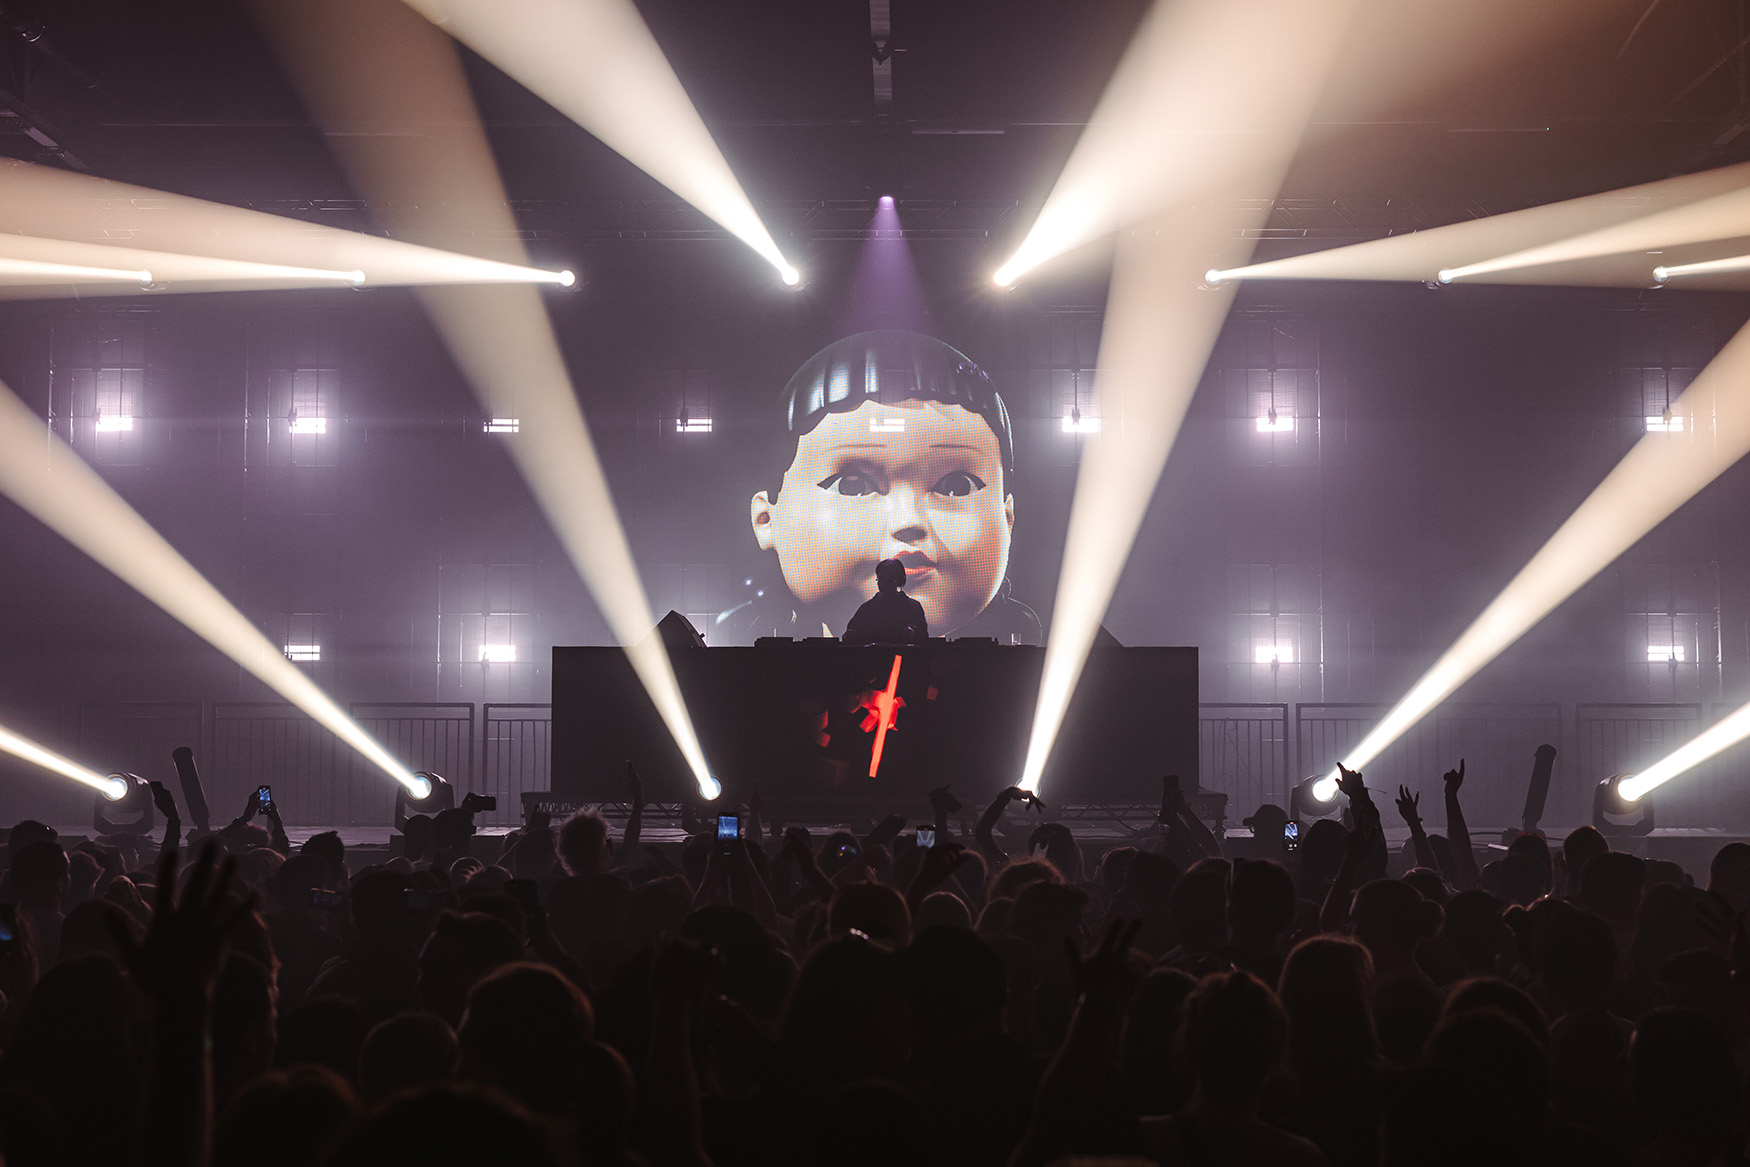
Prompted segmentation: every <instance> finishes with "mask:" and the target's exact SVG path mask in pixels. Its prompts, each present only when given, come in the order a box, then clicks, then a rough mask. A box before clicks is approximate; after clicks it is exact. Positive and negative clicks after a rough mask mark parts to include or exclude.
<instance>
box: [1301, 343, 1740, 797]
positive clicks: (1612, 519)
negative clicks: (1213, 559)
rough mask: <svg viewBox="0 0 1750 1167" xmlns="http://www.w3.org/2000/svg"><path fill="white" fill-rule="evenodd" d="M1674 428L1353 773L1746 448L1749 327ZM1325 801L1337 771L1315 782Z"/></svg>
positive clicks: (1383, 729) (1463, 646)
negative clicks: (1677, 426) (1680, 425)
mask: <svg viewBox="0 0 1750 1167" xmlns="http://www.w3.org/2000/svg"><path fill="white" fill-rule="evenodd" d="M1670 413H1671V416H1672V417H1673V418H1678V417H1681V418H1683V419H1684V423H1685V424H1684V426H1683V427H1682V428H1680V429H1674V430H1673V429H1667V430H1661V431H1657V432H1653V433H1648V434H1646V435H1645V436H1643V437H1642V438H1641V439H1640V440H1639V441H1638V442H1636V443H1635V445H1634V447H1633V448H1632V449H1630V450H1629V452H1628V453H1627V454H1626V455H1625V456H1624V457H1623V459H1622V461H1620V462H1618V463H1617V464H1616V466H1615V468H1614V469H1612V470H1611V472H1610V473H1609V474H1608V475H1606V476H1605V478H1604V481H1603V482H1600V483H1599V484H1598V486H1597V488H1596V489H1595V490H1593V492H1592V493H1591V494H1590V495H1589V496H1588V497H1587V498H1586V501H1584V502H1582V503H1581V504H1580V505H1579V507H1578V508H1577V509H1576V510H1575V511H1574V513H1573V514H1572V515H1570V516H1568V518H1567V520H1566V521H1565V522H1563V523H1562V525H1561V526H1560V527H1558V528H1557V529H1556V532H1555V534H1553V535H1551V536H1550V538H1549V541H1548V542H1547V543H1545V544H1544V545H1543V547H1542V548H1540V549H1539V550H1538V552H1537V554H1536V555H1533V556H1532V557H1531V561H1530V562H1529V563H1527V564H1526V565H1525V566H1524V567H1523V568H1521V569H1520V571H1519V574H1518V575H1516V576H1514V577H1513V579H1512V581H1511V582H1509V583H1508V584H1507V586H1506V587H1505V588H1503V589H1502V591H1501V594H1500V595H1498V596H1496V597H1495V599H1494V600H1493V601H1492V602H1491V603H1490V604H1489V606H1488V607H1486V608H1484V609H1483V611H1482V614H1481V615H1479V616H1478V617H1477V618H1476V620H1475V621H1474V622H1473V623H1472V624H1471V626H1470V627H1469V628H1467V629H1465V630H1464V633H1463V634H1462V635H1460V636H1459V638H1458V639H1457V640H1456V641H1454V642H1453V645H1452V647H1451V648H1448V649H1447V650H1446V651H1445V652H1444V653H1442V654H1441V656H1440V659H1438V660H1437V661H1435V662H1434V666H1433V667H1432V668H1430V669H1429V670H1428V671H1427V673H1425V674H1424V675H1423V676H1422V678H1421V679H1420V680H1418V681H1417V682H1416V683H1415V685H1413V686H1412V687H1411V688H1410V691H1409V692H1408V693H1406V694H1405V695H1404V696H1403V697H1402V698H1401V699H1400V700H1399V701H1398V703H1397V704H1396V705H1394V706H1393V707H1392V708H1391V710H1390V711H1388V712H1387V713H1386V715H1385V717H1384V719H1382V720H1381V721H1380V722H1379V724H1378V725H1376V726H1374V727H1373V729H1372V730H1371V731H1369V732H1368V734H1367V735H1366V736H1365V737H1363V738H1362V739H1361V741H1360V742H1359V743H1357V744H1356V746H1355V748H1354V749H1352V750H1350V751H1349V753H1348V755H1347V756H1346V757H1345V758H1344V759H1343V763H1342V764H1343V765H1345V766H1347V767H1348V768H1349V769H1351V770H1359V769H1360V768H1361V767H1363V766H1365V765H1367V763H1368V762H1370V761H1372V760H1373V759H1374V758H1376V757H1378V756H1379V755H1380V754H1381V753H1382V752H1384V750H1385V749H1386V747H1387V746H1389V745H1391V744H1392V743H1393V742H1394V741H1396V740H1397V739H1398V738H1399V737H1401V736H1402V735H1403V734H1404V733H1405V732H1406V731H1407V730H1409V728H1410V727H1411V726H1413V725H1415V724H1416V723H1417V722H1418V721H1420V720H1422V718H1423V717H1425V716H1427V715H1428V714H1429V713H1430V712H1431V711H1432V710H1433V709H1434V708H1435V707H1436V706H1438V705H1439V704H1440V703H1441V702H1442V701H1444V700H1446V698H1447V697H1449V696H1451V695H1452V693H1453V692H1455V691H1456V690H1457V689H1458V687H1459V686H1460V685H1462V684H1464V683H1465V682H1466V681H1468V680H1470V678H1472V677H1474V676H1475V675H1476V674H1477V673H1478V671H1480V670H1481V669H1482V668H1483V666H1485V665H1487V664H1488V663H1489V662H1490V661H1492V660H1494V659H1495V658H1496V657H1497V656H1499V655H1500V654H1501V653H1502V652H1503V651H1504V650H1505V649H1506V648H1507V647H1508V646H1509V645H1511V644H1513V642H1515V641H1516V640H1518V639H1519V638H1520V637H1521V636H1523V635H1525V633H1526V632H1528V631H1530V630H1531V628H1532V627H1533V626H1535V625H1536V624H1537V622H1538V621H1540V620H1542V619H1543V618H1544V617H1545V616H1547V615H1549V613H1550V612H1552V611H1554V610H1555V608H1556V607H1557V606H1558V605H1559V604H1561V603H1562V602H1563V601H1564V600H1566V599H1567V598H1568V597H1569V596H1571V595H1573V594H1574V593H1575V592H1576V591H1578V590H1579V589H1580V588H1581V587H1582V586H1584V585H1585V583H1586V582H1587V581H1588V580H1590V579H1591V578H1592V577H1593V576H1595V575H1597V574H1598V573H1599V572H1600V571H1602V570H1604V568H1605V567H1607V566H1609V565H1610V564H1611V563H1612V562H1613V561H1614V560H1615V559H1616V558H1617V556H1619V555H1621V554H1622V553H1623V552H1624V551H1627V550H1628V549H1629V548H1630V547H1632V546H1634V545H1635V543H1637V542H1639V541H1640V540H1641V539H1642V538H1643V537H1644V536H1645V535H1646V534H1647V533H1648V532H1650V531H1651V530H1652V529H1653V528H1654V527H1656V526H1658V525H1659V524H1660V523H1661V522H1663V521H1664V520H1665V519H1667V518H1669V517H1670V515H1671V514H1672V512H1674V511H1675V510H1677V508H1678V507H1680V506H1682V505H1683V504H1684V503H1685V502H1687V501H1689V500H1690V499H1691V498H1694V497H1695V495H1696V494H1697V493H1698V492H1700V490H1701V489H1702V488H1703V487H1705V486H1706V485H1707V484H1708V483H1710V482H1712V481H1713V480H1714V479H1715V478H1717V477H1719V476H1720V474H1722V473H1724V472H1725V471H1726V470H1727V469H1728V468H1729V467H1731V466H1732V465H1733V464H1734V463H1735V462H1737V461H1738V460H1739V459H1740V458H1742V457H1743V456H1744V455H1745V454H1746V453H1750V326H1746V327H1745V328H1742V329H1740V330H1739V331H1738V333H1737V335H1735V336H1733V337H1732V339H1731V340H1730V341H1728V342H1727V344H1726V347H1725V348H1723V349H1721V350H1720V352H1719V355H1718V356H1716V357H1714V359H1713V361H1712V362H1711V363H1710V364H1709V365H1708V366H1707V368H1705V369H1703V370H1702V373H1701V375H1700V376H1699V377H1697V378H1696V379H1695V381H1694V382H1693V383H1692V384H1691V385H1690V386H1689V388H1688V389H1686V390H1684V391H1683V394H1682V395H1681V396H1680V397H1678V398H1677V400H1676V401H1673V402H1672V403H1671V409H1670ZM1312 789H1313V794H1314V796H1315V797H1317V798H1318V799H1320V800H1321V801H1325V802H1328V801H1330V799H1331V798H1332V797H1333V796H1334V794H1335V793H1336V789H1337V776H1336V774H1335V772H1333V773H1331V774H1328V775H1326V776H1325V777H1324V778H1321V779H1320V780H1319V781H1318V782H1316V783H1314V785H1313V788H1312Z"/></svg>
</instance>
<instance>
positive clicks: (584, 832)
mask: <svg viewBox="0 0 1750 1167" xmlns="http://www.w3.org/2000/svg"><path fill="white" fill-rule="evenodd" d="M613 857H614V844H613V841H612V840H611V839H610V838H609V837H608V821H607V820H606V819H604V818H603V817H602V816H601V814H600V812H598V811H594V810H580V811H578V812H577V813H576V814H574V815H572V816H571V817H570V818H568V819H566V820H565V823H564V825H563V826H561V827H560V828H559V858H560V860H561V861H562V862H563V863H564V864H565V870H567V871H569V872H570V873H571V874H573V875H594V874H597V873H599V872H603V871H606V870H607V869H608V864H609V863H610V862H611V861H612V860H613Z"/></svg>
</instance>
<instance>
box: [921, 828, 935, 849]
mask: <svg viewBox="0 0 1750 1167" xmlns="http://www.w3.org/2000/svg"><path fill="white" fill-rule="evenodd" d="M935 845H936V828H935V827H919V828H918V846H920V847H934V846H935Z"/></svg>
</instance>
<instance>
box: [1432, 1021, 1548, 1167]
mask: <svg viewBox="0 0 1750 1167" xmlns="http://www.w3.org/2000/svg"><path fill="white" fill-rule="evenodd" d="M1428 1061H1429V1063H1430V1064H1431V1065H1432V1066H1433V1067H1434V1069H1435V1072H1436V1073H1437V1074H1439V1075H1440V1080H1441V1081H1443V1082H1444V1083H1445V1084H1446V1088H1447V1096H1446V1097H1445V1098H1444V1099H1443V1100H1442V1101H1443V1103H1444V1107H1443V1109H1444V1111H1445V1118H1446V1121H1447V1122H1448V1123H1450V1124H1451V1125H1450V1128H1449V1129H1448V1133H1449V1134H1451V1135H1456V1136H1457V1137H1458V1139H1459V1140H1461V1142H1462V1143H1464V1144H1465V1145H1466V1147H1467V1148H1470V1147H1475V1148H1477V1149H1483V1150H1486V1151H1487V1152H1489V1153H1486V1154H1483V1155H1482V1156H1480V1157H1479V1156H1476V1155H1465V1156H1463V1157H1461V1158H1458V1159H1455V1160H1454V1161H1457V1162H1487V1161H1497V1162H1499V1161H1503V1156H1502V1155H1501V1152H1502V1151H1503V1150H1504V1149H1506V1148H1528V1147H1530V1146H1531V1145H1533V1144H1534V1143H1535V1142H1536V1140H1537V1135H1538V1131H1539V1129H1540V1127H1541V1126H1542V1123H1543V1115H1544V1109H1545V1106H1546V1098H1547V1095H1548V1090H1549V1086H1548V1079H1549V1057H1548V1055H1547V1054H1546V1053H1545V1051H1544V1048H1543V1047H1542V1046H1541V1045H1539V1044H1538V1043H1537V1039H1536V1038H1535V1037H1533V1036H1532V1035H1531V1034H1530V1033H1528V1032H1527V1031H1526V1029H1525V1027H1524V1026H1523V1025H1521V1024H1519V1022H1517V1021H1515V1020H1514V1019H1513V1018H1512V1017H1510V1016H1508V1015H1507V1014H1506V1013H1503V1012H1501V1011H1500V1010H1498V1009H1476V1010H1467V1011H1465V1012H1461V1013H1457V1014H1453V1015H1450V1016H1448V1017H1447V1018H1446V1019H1445V1020H1444V1021H1442V1022H1441V1023H1440V1027H1439V1028H1438V1029H1436V1030H1435V1031H1434V1035H1433V1036H1432V1037H1430V1038H1429V1039H1428ZM1510 1161H1523V1160H1522V1159H1520V1160H1510Z"/></svg>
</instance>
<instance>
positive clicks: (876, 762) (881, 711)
mask: <svg viewBox="0 0 1750 1167" xmlns="http://www.w3.org/2000/svg"><path fill="white" fill-rule="evenodd" d="M901 660H902V658H901V656H900V654H899V653H897V652H896V653H894V654H893V671H892V672H890V673H888V674H887V688H885V689H883V690H882V691H881V692H879V693H877V694H875V710H874V712H875V745H874V746H873V747H872V748H871V749H870V751H869V777H871V778H873V777H875V772H876V771H877V770H879V769H881V751H882V750H883V749H885V748H886V746H887V730H888V728H889V727H891V726H892V725H893V724H894V723H895V722H896V721H898V720H899V706H900V704H901V702H900V700H899V666H900V662H901Z"/></svg>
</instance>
